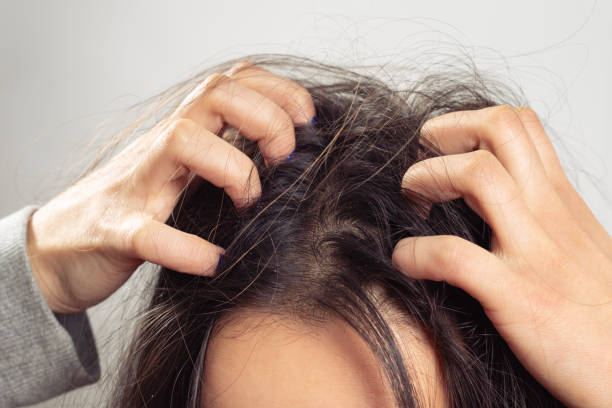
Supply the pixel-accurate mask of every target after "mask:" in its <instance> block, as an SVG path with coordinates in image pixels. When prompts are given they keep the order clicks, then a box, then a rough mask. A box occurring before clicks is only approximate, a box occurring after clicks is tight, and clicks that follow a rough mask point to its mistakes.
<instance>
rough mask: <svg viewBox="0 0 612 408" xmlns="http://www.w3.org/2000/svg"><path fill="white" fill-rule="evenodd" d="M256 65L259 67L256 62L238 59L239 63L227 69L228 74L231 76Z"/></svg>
mask: <svg viewBox="0 0 612 408" xmlns="http://www.w3.org/2000/svg"><path fill="white" fill-rule="evenodd" d="M254 67H257V66H256V65H255V63H253V62H251V61H249V60H243V61H238V62H237V63H235V64H234V65H232V66H231V68H230V69H229V70H228V71H227V75H228V76H230V77H231V76H234V75H236V74H238V73H240V72H242V71H246V70H248V69H249V68H254Z"/></svg>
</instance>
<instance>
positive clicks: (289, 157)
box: [285, 150, 295, 161]
mask: <svg viewBox="0 0 612 408" xmlns="http://www.w3.org/2000/svg"><path fill="white" fill-rule="evenodd" d="M294 156H295V150H293V151H292V152H291V153H289V155H288V156H287V158H286V159H285V161H291V160H293V157H294Z"/></svg>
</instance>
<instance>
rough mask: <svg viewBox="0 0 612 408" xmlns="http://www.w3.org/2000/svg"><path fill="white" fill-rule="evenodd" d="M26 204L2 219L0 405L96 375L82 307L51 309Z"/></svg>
mask: <svg viewBox="0 0 612 408" xmlns="http://www.w3.org/2000/svg"><path fill="white" fill-rule="evenodd" d="M35 210H36V207H33V206H30V207H26V208H23V209H22V210H20V211H18V212H16V213H14V214H12V215H10V216H8V217H6V218H3V219H1V220H0V279H1V281H2V283H1V284H0V407H15V406H22V405H29V404H33V403H36V402H40V401H44V400H46V399H49V398H51V397H53V396H55V395H58V394H61V393H63V392H66V391H69V390H71V389H74V388H76V387H80V386H83V385H87V384H91V383H93V382H95V381H97V380H98V379H99V378H100V366H99V363H98V353H97V350H96V344H95V341H94V337H93V334H92V331H91V327H90V325H89V319H88V317H87V314H86V313H85V312H82V313H76V314H71V315H59V314H54V313H53V312H52V311H51V309H49V307H48V306H47V303H46V301H45V299H44V297H43V295H42V293H41V292H40V290H39V288H38V285H37V284H36V281H35V280H34V276H33V275H32V270H31V266H30V262H29V258H28V255H27V251H26V233H27V225H28V220H29V218H30V215H31V214H32V213H33V212H34V211H35Z"/></svg>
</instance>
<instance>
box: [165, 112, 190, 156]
mask: <svg viewBox="0 0 612 408" xmlns="http://www.w3.org/2000/svg"><path fill="white" fill-rule="evenodd" d="M195 128H196V124H195V122H194V121H192V120H191V119H185V118H180V119H177V120H175V121H173V122H172V123H171V124H170V125H169V126H168V129H167V130H166V132H165V134H164V138H163V141H164V146H165V148H168V149H173V148H175V147H176V146H179V145H183V144H185V143H188V141H189V139H190V138H191V135H192V134H193V132H194V129H195Z"/></svg>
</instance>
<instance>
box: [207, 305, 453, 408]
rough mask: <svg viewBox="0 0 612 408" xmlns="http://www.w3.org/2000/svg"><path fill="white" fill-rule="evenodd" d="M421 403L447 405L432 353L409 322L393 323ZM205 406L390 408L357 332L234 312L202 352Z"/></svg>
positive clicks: (333, 323)
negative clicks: (205, 351) (203, 359)
mask: <svg viewBox="0 0 612 408" xmlns="http://www.w3.org/2000/svg"><path fill="white" fill-rule="evenodd" d="M391 327H392V330H394V332H395V335H396V337H397V340H398V343H399V345H400V348H401V350H402V352H403V355H404V358H405V359H406V361H407V366H408V367H410V368H411V369H412V370H411V371H412V372H411V375H412V377H413V381H414V382H415V388H416V389H417V392H419V398H420V400H421V401H422V402H423V406H429V407H440V408H442V407H445V406H447V404H446V400H445V394H444V385H443V382H442V380H441V374H440V369H439V366H438V360H437V357H436V353H435V351H434V349H433V347H432V346H431V344H430V342H429V341H428V339H427V338H426V336H425V335H424V334H423V333H422V332H421V331H420V330H418V329H416V328H415V327H414V326H411V325H407V324H405V323H400V322H395V323H394V324H392V325H391ZM205 370H206V371H205V374H204V377H205V380H204V383H203V392H202V395H203V396H204V400H203V401H202V407H206V408H238V407H245V406H248V407H253V408H275V407H278V408H280V407H288V406H291V407H295V408H314V407H330V406H333V407H338V408H392V407H395V406H396V405H395V401H394V399H393V394H392V392H391V389H390V387H389V385H388V383H387V381H386V378H385V374H384V371H383V370H382V368H381V367H380V365H379V363H378V361H377V360H376V358H375V356H374V354H373V353H372V352H371V350H370V349H369V347H368V346H367V344H366V343H365V342H364V341H363V340H362V339H361V337H359V335H358V334H357V332H355V331H354V330H353V329H352V328H350V327H349V325H348V324H346V323H345V322H344V321H341V320H339V319H334V318H331V319H328V320H326V321H325V322H323V323H320V324H307V323H305V322H301V321H299V320H297V319H295V318H291V317H287V316H279V315H274V314H270V313H267V312H259V313H257V312H254V311H250V312H246V313H245V312H242V313H240V314H239V315H238V316H232V317H231V318H230V320H229V321H228V322H226V323H225V324H222V325H221V329H220V330H218V331H217V332H216V333H215V334H214V336H213V338H212V339H211V341H210V343H209V345H208V349H207V355H206V364H205Z"/></svg>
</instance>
